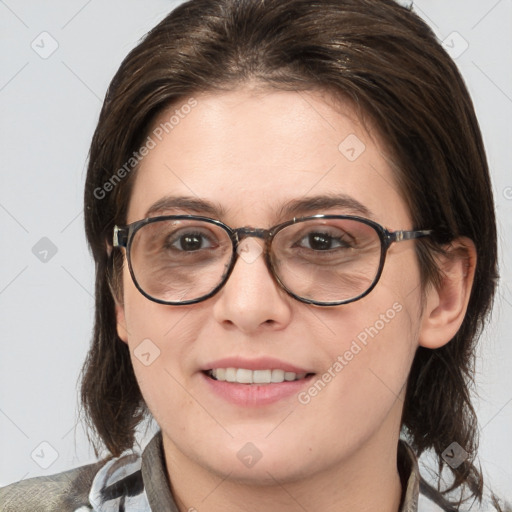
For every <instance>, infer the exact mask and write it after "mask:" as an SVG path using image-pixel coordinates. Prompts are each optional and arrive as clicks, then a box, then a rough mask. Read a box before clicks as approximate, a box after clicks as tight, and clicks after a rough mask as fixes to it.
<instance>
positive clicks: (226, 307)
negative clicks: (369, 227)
mask: <svg viewBox="0 0 512 512" xmlns="http://www.w3.org/2000/svg"><path fill="white" fill-rule="evenodd" d="M194 97H195V99H196V100H197V102H198V104H197V106H196V107H194V108H193V109H192V110H191V112H190V114H188V115H187V116H186V117H185V118H184V119H182V120H180V122H179V124H178V125H177V126H175V127H174V129H173V130H172V131H170V132H169V133H168V134H166V135H165V136H164V137H163V139H162V141H161V142H159V143H158V144H157V146H156V147H155V148H154V149H152V150H151V151H150V152H149V154H148V155H147V156H146V157H145V158H144V160H143V161H142V163H141V166H140V169H139V170H138V173H137V175H136V179H135V183H134V187H133V192H132V196H131V198H130V203H129V211H128V219H127V222H128V223H131V222H134V221H136V220H139V219H142V218H144V217H145V216H146V212H147V210H148V208H149V207H150V206H151V205H152V204H153V203H155V202H156V201H158V200H160V199H161V198H162V197H163V196H166V195H184V196H192V197H194V198H197V197H198V198H201V199H205V200H208V201H210V202H212V203H215V204H218V205H221V206H222V208H223V210H224V212H223V214H222V216H221V217H220V220H222V221H223V222H225V223H226V224H228V225H229V226H232V227H240V226H253V227H264V228H268V227H270V226H273V225H275V224H278V223H279V222H282V221H286V220H288V218H281V217H279V216H278V210H279V207H280V206H281V205H282V204H283V203H285V202H286V201H288V200H290V199H296V198H303V197H304V196H306V197H310V196H314V195H320V194H328V193H332V192H339V193H344V194H347V195H349V196H351V197H353V198H355V199H357V201H359V202H360V203H362V204H363V205H365V206H366V207H367V208H368V209H369V210H371V212H372V215H371V216H370V218H372V219H373V220H375V221H377V222H379V223H380V224H382V225H383V226H385V227H387V228H388V229H391V230H398V229H413V226H412V225H411V221H410V215H409V212H408V211H407V208H406V206H405V202H404V201H403V199H402V197H401V195H400V191H399V189H398V187H397V186H396V184H395V180H394V176H393V173H392V171H391V169H390V167H389V165H388V159H387V158H386V156H385V147H384V145H383V144H382V143H380V142H379V138H378V135H377V134H376V133H375V132H374V133H372V134H370V133H368V132H367V131H366V130H365V129H364V128H363V127H362V125H361V124H360V123H359V122H358V120H357V116H356V115H355V113H354V112H353V110H352V108H351V107H350V105H349V104H346V103H339V102H338V103H334V102H333V101H332V99H331V98H330V97H328V95H327V94H322V93H321V92H313V91H310V92H307V93H306V92H300V93H298V92H284V91H283V92H281V91H279V92H276V91H268V90H266V91H265V90H260V89H255V88H250V87H245V88H243V89H239V90H236V91H231V92H223V93H215V94H204V93H203V94H200V95H195V96H194ZM183 103H185V101H184V102H183ZM175 108H176V106H174V107H173V109H172V110H174V109H175ZM178 108H179V105H178ZM168 117H169V113H162V115H161V117H160V119H157V120H156V122H155V126H158V124H159V123H160V122H162V121H165V120H167V119H168ZM350 134H355V135H356V136H357V137H358V138H359V139H360V140H361V141H363V143H364V144H365V146H366V149H365V150H364V151H363V152H362V154H361V155H360V156H359V157H358V158H357V159H356V160H355V161H352V162H351V161H349V160H348V159H347V158H346V157H345V156H344V155H343V154H342V153H341V152H340V151H339V149H338V146H339V144H340V142H342V141H343V140H344V139H345V138H346V137H347V136H348V135H350ZM179 213H185V214H187V213H196V214H197V213H199V212H195V211H189V210H184V209H179V210H174V209H173V210H165V211H161V212H157V213H155V215H163V214H179ZM316 213H339V214H343V213H345V214H346V213H354V212H352V211H350V210H347V209H346V208H339V207H337V208H333V209H330V210H329V211H326V210H321V211H309V212H304V214H316ZM207 216H210V215H207ZM421 227H422V228H430V227H432V226H421ZM251 243H260V241H257V239H252V240H251ZM414 243H415V242H414V241H406V242H401V243H399V244H393V245H392V247H391V248H390V250H389V252H388V256H387V261H386V265H385V267H384V271H383V274H382V277H381V279H380V282H379V284H378V285H377V287H376V288H375V289H374V290H373V291H372V292H371V293H370V294H369V295H368V296H366V297H365V298H363V299H361V300H359V301H357V302H354V303H351V304H347V305H343V306H338V307H323V308H321V307H315V306H311V305H307V304H303V303H300V302H298V301H296V300H294V299H293V298H291V297H290V296H288V295H287V294H286V293H285V292H284V291H283V290H281V289H280V288H279V287H278V286H277V284H276V283H275V281H273V280H272V278H271V276H270V274H269V273H268V271H267V268H266V266H265V264H264V260H263V258H262V257H258V258H256V259H255V261H253V262H250V263H248V262H246V261H244V260H242V259H239V260H238V262H237V264H236V266H235V269H234V271H233V273H232V275H231V277H230V279H229V281H228V282H227V284H226V285H225V287H224V288H223V289H222V290H221V291H220V292H219V293H218V294H217V295H215V296H214V297H212V298H210V299H208V300H207V301H204V302H202V303H199V304H194V305H188V306H166V305H160V304H156V303H154V302H152V301H149V300H147V299H146V298H145V297H144V296H142V295H141V294H140V293H139V292H138V291H137V289H136V288H135V286H134V285H133V282H132V280H131V277H130V275H129V273H128V270H127V268H126V266H125V269H124V274H123V290H124V291H123V297H122V299H121V300H120V301H119V303H118V305H117V319H118V333H119V335H120V337H121V339H122V340H123V341H124V342H126V343H127V344H128V345H129V347H130V352H131V354H132V361H133V366H134V369H135V373H136V376H137V380H138V382H139V385H140V388H141V391H142V394H143V396H144V398H145V400H146V403H147V405H148V407H149V409H150V411H151V412H152V414H153V416H154V417H155V419H156V421H157V423H158V424H159V426H160V427H161V429H162V432H163V443H164V452H165V460H166V463H167V468H168V473H169V478H170V482H171V486H172V490H173V493H174V496H175V497H176V499H177V502H178V504H179V507H180V510H181V511H186V510H190V509H193V508H195V509H197V510H200V511H203V510H208V511H211V512H216V511H221V510H222V511H239V510H246V511H256V510H266V511H274V510H275V511H277V510H279V511H281V512H283V511H285V512H287V511H296V510H303V509H304V510H308V511H316V510H322V511H328V512H329V511H353V510H359V511H366V510H367V511H370V510H379V511H383V512H386V511H389V512H391V511H397V510H398V507H399V503H400V496H401V484H400V479H399V475H398V472H397V461H396V445H397V442H398V437H399V430H400V424H401V414H402V408H403V399H404V396H405V385H406V382H407V376H408V372H409V370H410V367H411V364H412V360H413V357H414V354H415V351H416V349H417V347H418V346H419V345H423V346H426V347H429V348H437V347H440V346H442V345H443V344H445V343H447V342H449V340H450V339H451V338H452V337H453V335H454V334H455V333H456V331H457V330H458V328H459V326H460V324H461V322H462V320H463V317H464V313H465V310H466V306H467V302H468V299H469V293H470V289H471V284H472V280H473V273H474V264H475V251H474V247H473V245H472V243H471V242H470V241H469V240H465V239H461V240H458V241H457V242H456V243H454V248H458V249H460V250H459V251H457V255H456V256H454V257H453V258H451V259H440V260H439V265H440V266H441V267H442V269H443V270H444V278H443V280H442V282H441V285H440V287H439V288H438V289H435V288H433V287H429V288H428V289H427V290H426V295H425V300H424V303H423V307H422V302H421V287H420V275H419V268H418V263H417V261H416V258H415V252H414ZM396 303H398V304H399V305H400V306H401V311H400V312H399V313H397V314H396V315H395V316H394V318H393V319H392V320H391V321H389V323H386V325H385V327H384V328H383V329H381V330H380V331H379V333H378V335H376V336H375V337H374V338H372V339H369V341H368V343H367V346H365V347H364V348H363V349H362V350H361V351H360V352H359V353H358V354H357V355H355V356H354V357H353V359H352V360H351V361H349V362H348V364H347V365H346V366H344V368H343V370H342V371H340V372H339V373H337V374H336V377H335V378H333V379H332V380H331V382H329V383H328V385H326V386H325V388H324V389H323V390H322V391H321V392H320V393H318V395H317V396H315V397H314V398H312V399H311V401H310V402H309V403H308V404H306V405H304V404H301V403H299V402H298V400H297V396H292V397H290V398H288V399H285V400H281V401H279V402H278V403H277V404H271V405H268V406H265V407H263V408H247V407H245V408H244V407H240V406H235V405H232V404H230V403H228V402H226V401H225V400H223V399H222V398H220V397H218V396H217V395H215V394H213V393H212V392H211V391H210V390H209V388H208V386H206V384H205V382H204V378H203V376H202V374H201V373H200V371H199V370H200V367H201V366H202V365H203V364H205V363H206V362H208V361H212V360H214V359H218V358H221V357H226V356H232V355H241V356H243V357H246V358H249V359H251V358H256V357H259V356H272V357H276V358H279V359H282V360H284V361H287V362H289V363H291V364H294V365H297V366H299V367H304V368H307V369H310V371H314V372H315V373H317V374H318V375H317V376H321V375H322V374H323V373H324V372H325V371H327V369H328V368H329V367H332V365H333V363H334V361H336V359H337V358H338V356H340V355H343V354H344V353H345V352H346V350H348V349H349V348H350V345H351V343H352V341H353V340H354V339H356V337H357V335H358V334H359V333H361V332H362V331H364V329H365V328H367V327H370V326H372V325H374V324H375V322H376V321H377V320H378V319H379V318H380V315H381V314H385V313H386V311H388V310H389V309H390V308H392V307H393V304H396ZM147 338H149V339H150V340H151V341H152V342H153V343H154V344H155V345H156V346H157V347H158V348H159V350H160V355H159V357H157V358H156V359H155V361H154V362H153V363H152V364H151V365H150V366H145V365H143V364H141V362H140V361H139V360H138V359H137V357H135V356H134V350H135V349H136V348H137V346H138V345H139V344H140V343H141V341H142V340H144V339H147ZM247 442H251V443H253V444H254V445H255V446H256V447H257V448H258V450H259V451H260V452H261V453H262V457H261V459H260V460H259V461H258V462H257V463H256V464H255V465H254V466H252V467H250V468H248V467H246V466H245V465H244V464H242V463H241V462H240V460H239V459H238V457H237V453H238V451H239V450H240V449H241V448H242V447H243V446H244V445H245V444H246V443H247Z"/></svg>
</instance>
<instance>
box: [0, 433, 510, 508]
mask: <svg viewBox="0 0 512 512" xmlns="http://www.w3.org/2000/svg"><path fill="white" fill-rule="evenodd" d="M398 469H399V473H400V477H401V480H402V489H403V496H402V504H401V507H400V511H399V512H440V511H444V510H453V509H450V508H445V507H443V506H442V505H440V503H442V498H440V496H438V495H435V494H432V493H431V492H429V491H428V489H427V488H426V487H425V486H424V484H423V483H422V480H421V478H420V473H419V469H418V462H417V460H416V456H415V454H414V452H413V451H412V450H411V448H410V447H409V446H408V445H407V444H406V443H405V442H404V441H402V440H401V441H400V443H399V446H398ZM502 506H503V508H502V510H503V511H512V508H509V507H510V505H506V504H505V505H502ZM459 510H467V511H471V512H473V511H475V512H476V511H480V512H487V511H493V510H496V508H495V507H493V506H492V505H491V502H490V501H488V500H485V501H484V502H483V503H482V504H480V505H477V504H474V505H473V506H472V507H469V508H467V509H459ZM0 511H1V512H50V511H51V512H57V511H58V512H87V511H94V512H162V511H166V512H179V509H178V507H177V506H176V503H175V501H174V499H173V496H172V494H171V490H170V487H169V482H168V480H167V474H166V471H165V460H164V457H163V449H162V433H161V431H159V432H158V433H157V434H156V435H155V436H154V437H153V439H152V440H151V441H150V442H149V444H148V445H147V447H146V449H145V450H144V452H143V453H142V455H140V454H136V453H131V454H127V455H122V456H121V457H118V458H114V459H111V460H110V461H108V462H106V463H105V462H97V463H95V464H89V465H87V466H82V467H79V468H76V469H72V470H70V471H65V472H63V473H58V474H56V475H52V476H42V477H37V478H31V479H29V480H22V481H20V482H16V483H13V484H11V485H9V486H7V487H3V488H1V489H0ZM194 511H195V509H194V508H193V507H192V508H190V509H188V512H194ZM195 512H197V511H195Z"/></svg>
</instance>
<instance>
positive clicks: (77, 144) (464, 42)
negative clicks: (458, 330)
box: [0, 0, 512, 499]
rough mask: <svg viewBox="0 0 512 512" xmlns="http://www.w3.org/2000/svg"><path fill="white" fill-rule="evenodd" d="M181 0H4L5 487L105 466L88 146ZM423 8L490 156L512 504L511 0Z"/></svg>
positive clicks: (0, 30)
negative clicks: (96, 416) (93, 419)
mask: <svg viewBox="0 0 512 512" xmlns="http://www.w3.org/2000/svg"><path fill="white" fill-rule="evenodd" d="M177 3H179V2H176V1H165V0H147V1H144V2H142V1H135V0H108V1H99V0H89V1H86V0H67V1H64V0H48V1H45V2H44V5H43V2H36V1H29V0H6V1H0V34H1V36H0V37H1V41H2V51H1V53H0V59H1V62H0V109H1V118H0V119H1V134H0V137H1V138H0V140H1V141H2V152H1V157H2V158H1V163H0V175H1V188H0V233H1V247H2V250H1V251H0V325H1V328H2V335H3V336H2V345H1V347H2V350H1V356H0V433H1V436H0V485H4V484H7V483H9V482H12V481H14V480H20V479H23V478H30V477H34V476H38V475H44V474H52V473H55V472H58V471H62V470H64V469H68V468H71V467H74V466H77V465H81V464H86V463H88V462H92V461H93V460H95V459H94V456H93V453H92V451H91V450H90V448H89V446H88V443H87V440H86V437H85V435H84V430H83V428H82V426H81V425H80V422H79V421H78V418H77V407H76V406H77V401H78V398H77V397H78V395H77V378H78V374H79V371H80V368H81V365H82V361H83V359H84V357H85V354H86V351H87V347H88V343H89V340H90V336H91V329H92V321H93V306H94V303H93V296H92V293H93V277H94V276H93V266H92V261H91V258H90V256H89V253H88V250H87V247H86V243H85V237H84V233H83V215H82V213H81V210H82V190H83V184H84V177H85V165H86V159H87V151H88V145H89V143H90V139H91V136H92V133H93V130H94V127H95V123H96V120H97V117H98V114H99V110H100V107H101V102H102V99H103V97H104V94H105V91H106V88H107V86H108V83H109V81H110V79H111V78H112V76H113V74H114V73H115V71H116V70H117V68H118V66H119V64H120V63H121V60H122V59H123V58H124V56H125V55H126V54H127V53H128V51H129V50H130V49H131V48H132V47H133V46H134V45H135V44H136V42H137V41H138V40H139V38H140V37H141V36H142V35H143V34H144V33H145V32H147V31H148V30H149V29H150V28H151V27H153V26H154V25H155V24H156V23H157V22H158V21H159V20H160V19H162V18H163V17H164V15H165V14H166V13H168V12H169V11H170V10H171V9H172V8H173V7H174V6H175V5H177ZM415 8H416V12H418V13H419V14H420V15H421V16H422V17H423V18H424V19H425V20H426V21H427V22H428V23H429V24H430V26H431V27H432V28H433V29H434V31H435V32H436V34H437V36H438V37H439V38H440V39H441V40H444V41H446V44H447V46H448V48H449V50H450V52H452V55H453V57H454V58H455V59H456V62H457V64H458V66H459V68H460V69H461V72H462V74H463V76H464V77H465V79H466V81H467V83H468V86H469V89H470V92H471V94H472V97H473V100H474V103H475V107H476V110H477V114H478V117H479V120H480V123H481V127H482V131H483V134H484V138H485V143H486V147H487V151H488V158H489V163H490V167H491V172H492V179H493V187H494V192H495V198H496V208H497V215H498V222H499V229H500V257H501V275H502V280H501V283H500V288H499V292H498V297H497V302H496V306H495V310H494V317H493V322H492V324H491V326H490V327H489V329H488V330H487V332H486V334H485V336H484V337H483V338H482V344H481V349H480V358H479V363H478V366H479V368H478V375H477V384H478V388H477V393H478V396H476V397H475V400H476V406H477V410H478V413H479V419H480V430H481V433H480V435H481V449H480V461H481V464H482V466H483V468H484V471H485V475H487V476H488V482H489V481H490V482H492V485H493V487H494V489H496V490H497V491H498V492H499V493H500V494H501V495H502V496H504V497H507V498H508V499H511V496H512V436H511V431H512V428H511V426H512V385H511V384H512V379H511V370H510V368H512V343H511V342H510V332H512V270H511V269H512V265H511V263H512V261H511V259H512V235H511V234H512V220H511V219H512V172H511V161H512V151H511V146H512V144H511V143H512V137H511V135H512V134H511V128H510V126H511V122H510V119H511V118H512V51H511V49H512V27H511V25H512V0H499V1H496V0H486V1H482V0H471V1H468V0H451V1H450V2H446V1H442V0H417V1H416V2H415ZM44 32H46V33H47V34H44ZM42 33H43V34H42ZM57 45H58V47H57ZM466 46H467V48H466ZM54 47H55V51H53V53H51V52H52V50H54ZM50 53H51V55H50ZM41 239H43V240H41ZM45 251H46V252H45ZM55 251H56V252H55ZM147 437H148V435H145V436H144V435H142V436H141V441H140V442H141V445H144V443H145V442H146V441H147ZM41 443H43V444H41Z"/></svg>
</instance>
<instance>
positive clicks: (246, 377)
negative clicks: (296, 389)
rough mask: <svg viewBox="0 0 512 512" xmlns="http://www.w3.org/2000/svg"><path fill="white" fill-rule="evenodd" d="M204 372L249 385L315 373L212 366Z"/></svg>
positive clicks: (278, 381) (295, 379)
mask: <svg viewBox="0 0 512 512" xmlns="http://www.w3.org/2000/svg"><path fill="white" fill-rule="evenodd" d="M203 373H204V374H205V375H206V376H207V377H209V378H210V379H212V380H215V381H220V382H229V383H234V384H247V385H258V386H260V385H268V384H280V383H283V382H294V381H300V380H305V379H308V378H309V377H311V376H313V375H315V374H314V373H304V372H303V373H295V372H290V371H285V370H283V369H280V368H272V369H264V370H250V369H248V368H233V367H229V368H212V369H210V370H205V371H203Z"/></svg>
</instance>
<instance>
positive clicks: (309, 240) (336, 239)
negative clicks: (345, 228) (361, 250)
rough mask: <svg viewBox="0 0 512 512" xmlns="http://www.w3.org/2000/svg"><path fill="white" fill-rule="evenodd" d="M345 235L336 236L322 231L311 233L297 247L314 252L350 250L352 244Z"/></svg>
mask: <svg viewBox="0 0 512 512" xmlns="http://www.w3.org/2000/svg"><path fill="white" fill-rule="evenodd" d="M347 238H348V237H346V236H345V235H344V234H341V233H340V234H336V236H334V235H333V234H331V233H327V232H322V231H311V232H310V233H308V234H307V235H305V236H304V237H303V238H302V239H301V240H300V241H299V242H298V243H297V244H296V245H297V246H300V247H305V248H306V249H312V250H313V251H329V250H333V249H349V248H351V247H352V246H351V244H350V243H349V242H348V240H347Z"/></svg>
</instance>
